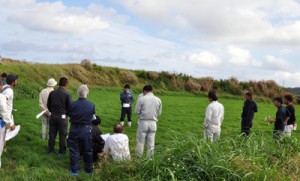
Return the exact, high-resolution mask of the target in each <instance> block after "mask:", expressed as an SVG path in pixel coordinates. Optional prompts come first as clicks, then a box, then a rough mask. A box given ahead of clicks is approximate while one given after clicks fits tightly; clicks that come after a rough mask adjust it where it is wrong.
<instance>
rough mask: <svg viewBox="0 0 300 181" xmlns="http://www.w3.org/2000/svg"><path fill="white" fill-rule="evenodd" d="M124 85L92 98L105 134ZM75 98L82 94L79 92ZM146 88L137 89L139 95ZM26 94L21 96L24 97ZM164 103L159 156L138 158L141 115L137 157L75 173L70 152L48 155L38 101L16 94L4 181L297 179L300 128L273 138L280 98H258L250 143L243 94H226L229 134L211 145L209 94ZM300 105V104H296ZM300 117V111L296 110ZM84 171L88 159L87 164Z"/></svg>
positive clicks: (170, 95)
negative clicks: (14, 132) (15, 129)
mask: <svg viewBox="0 0 300 181" xmlns="http://www.w3.org/2000/svg"><path fill="white" fill-rule="evenodd" d="M120 91H121V89H118V88H102V87H94V88H92V89H91V90H90V94H89V97H88V99H89V100H91V101H92V102H94V103H95V105H96V113H97V115H99V116H100V117H101V118H102V124H101V130H102V132H103V133H112V127H113V125H114V124H116V123H118V122H119V117H120V110H121V108H120V102H119V93H120ZM71 93H72V95H73V99H74V100H75V99H77V96H76V95H75V91H74V90H71ZM138 94H139V92H136V93H135V97H137V95H138ZM16 96H18V95H16ZM157 96H158V97H160V98H161V100H162V103H163V113H162V116H161V117H159V122H158V130H157V134H156V150H155V151H156V152H155V158H154V159H152V160H137V159H135V157H134V148H135V134H136V128H137V125H136V120H137V116H136V115H135V114H133V120H134V122H133V126H132V127H130V128H129V127H127V126H125V133H126V134H127V135H128V136H129V139H130V150H131V154H132V157H133V159H132V162H130V163H114V162H103V161H100V162H98V163H96V164H95V165H94V167H95V170H94V175H93V176H92V177H89V176H87V175H85V174H84V172H83V171H81V172H80V174H79V176H78V177H76V178H74V177H71V176H70V175H69V173H68V170H69V154H67V155H65V156H63V157H61V158H59V157H58V156H57V155H52V156H48V155H47V154H46V152H47V141H45V140H42V139H41V134H40V132H41V131H40V130H41V120H37V119H35V115H36V114H37V113H39V112H40V110H39V108H38V100H37V99H21V98H20V97H19V98H18V97H16V101H15V102H14V107H15V109H17V110H18V111H17V112H14V116H15V122H16V124H20V125H21V132H20V133H19V135H18V136H17V137H16V138H14V139H12V140H10V141H8V142H7V146H8V151H7V152H6V153H4V154H3V155H2V169H1V170H0V178H1V180H43V181H44V180H176V179H178V180H223V179H226V180H264V179H266V180H294V179H296V178H298V177H299V176H300V173H299V171H298V169H297V168H298V165H299V164H300V156H299V155H298V153H299V149H300V146H299V143H298V139H299V138H300V131H298V130H297V131H295V132H293V136H292V139H284V140H281V141H280V142H276V141H274V140H273V139H272V130H273V125H268V124H266V123H265V121H264V118H265V116H268V115H271V116H273V117H274V115H275V112H276V108H275V106H274V105H273V104H272V103H258V109H259V112H258V113H257V114H256V115H255V122H254V125H253V128H252V132H253V136H252V137H251V138H250V139H249V140H245V139H243V138H240V137H239V135H240V114H241V110H242V105H243V100H242V99H227V98H226V99H223V98H222V95H221V96H220V100H219V101H220V102H221V103H223V104H224V107H225V120H224V122H223V125H222V133H221V139H220V140H219V141H218V142H217V143H215V144H210V143H205V142H203V140H202V139H203V136H202V135H203V128H202V125H203V119H204V116H205V115H204V114H205V108H206V106H207V105H208V99H207V97H206V96H203V95H194V94H190V93H186V92H167V91H165V92H162V91H161V92H158V94H157ZM296 110H299V106H296ZM296 113H297V115H296V117H299V112H296ZM56 148H58V144H56ZM81 168H83V167H82V162H81Z"/></svg>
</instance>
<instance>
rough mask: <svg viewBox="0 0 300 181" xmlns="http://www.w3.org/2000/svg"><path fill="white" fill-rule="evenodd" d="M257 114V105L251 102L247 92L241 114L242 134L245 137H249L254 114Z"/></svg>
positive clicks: (250, 94) (250, 96)
mask: <svg viewBox="0 0 300 181" xmlns="http://www.w3.org/2000/svg"><path fill="white" fill-rule="evenodd" d="M256 112H257V105H256V103H255V101H253V100H252V93H251V92H247V93H246V94H245V102H244V107H243V112H242V122H241V127H242V134H243V135H245V136H247V137H248V136H250V129H251V128H252V123H253V118H254V113H256Z"/></svg>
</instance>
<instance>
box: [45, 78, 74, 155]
mask: <svg viewBox="0 0 300 181" xmlns="http://www.w3.org/2000/svg"><path fill="white" fill-rule="evenodd" d="M67 87H68V79H67V78H65V77H61V78H60V80H59V87H58V88H57V89H56V90H54V91H52V92H51V93H50V94H49V97H48V102H47V107H48V110H49V112H51V116H50V119H49V141H48V149H49V150H48V154H53V153H54V145H55V138H56V135H57V132H59V154H60V155H61V154H64V153H65V152H66V137H67V134H68V117H67V110H68V108H69V106H70V104H71V102H72V97H71V95H70V94H69V93H67V92H66V89H67Z"/></svg>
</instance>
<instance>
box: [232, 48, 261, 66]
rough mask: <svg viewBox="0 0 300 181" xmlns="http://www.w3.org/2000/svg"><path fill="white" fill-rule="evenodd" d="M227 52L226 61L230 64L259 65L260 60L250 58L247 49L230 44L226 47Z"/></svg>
mask: <svg viewBox="0 0 300 181" xmlns="http://www.w3.org/2000/svg"><path fill="white" fill-rule="evenodd" d="M227 52H228V54H229V59H228V62H229V63H230V64H233V65H237V66H254V67H260V66H261V62H259V61H257V60H254V59H252V57H251V54H250V52H249V51H248V50H245V49H242V48H240V47H238V46H234V45H230V46H229V47H227Z"/></svg>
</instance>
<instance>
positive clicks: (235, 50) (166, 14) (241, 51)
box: [0, 0, 300, 87]
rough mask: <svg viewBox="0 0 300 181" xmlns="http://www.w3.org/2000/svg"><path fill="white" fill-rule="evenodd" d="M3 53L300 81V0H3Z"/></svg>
mask: <svg viewBox="0 0 300 181" xmlns="http://www.w3.org/2000/svg"><path fill="white" fill-rule="evenodd" d="M0 54H1V56H2V57H9V58H14V59H21V60H28V61H33V62H43V63H71V62H72V63H80V61H81V60H83V59H90V60H91V61H92V62H93V63H96V64H98V65H105V66H116V67H121V68H129V69H144V70H153V71H162V70H164V71H170V72H176V73H185V74H188V75H192V76H194V77H204V76H205V77H206V76H211V77H213V78H215V79H227V78H229V77H231V76H235V77H236V78H238V80H240V81H243V80H257V81H258V80H270V79H273V80H275V81H276V82H277V83H278V84H280V85H284V86H286V87H287V86H288V87H297V86H298V87H300V68H299V66H300V61H299V57H300V1H299V0H284V1H283V0H281V1H280V0H251V1H241V0H76V1H75V0H63V1H54V0H51V1H50V0H48V1H47V0H0Z"/></svg>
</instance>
